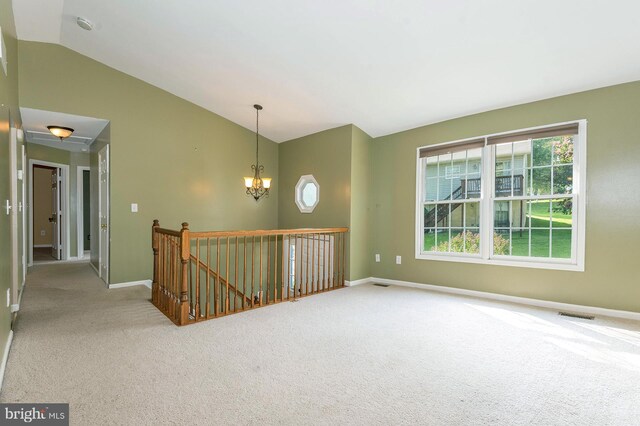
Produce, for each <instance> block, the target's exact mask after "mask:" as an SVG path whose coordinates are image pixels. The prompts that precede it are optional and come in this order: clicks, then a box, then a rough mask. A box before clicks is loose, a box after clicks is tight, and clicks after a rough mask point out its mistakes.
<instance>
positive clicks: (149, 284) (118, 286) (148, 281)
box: [109, 280, 151, 290]
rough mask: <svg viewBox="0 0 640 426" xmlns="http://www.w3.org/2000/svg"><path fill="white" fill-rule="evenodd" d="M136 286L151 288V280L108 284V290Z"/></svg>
mask: <svg viewBox="0 0 640 426" xmlns="http://www.w3.org/2000/svg"><path fill="white" fill-rule="evenodd" d="M137 285H143V286H145V287H149V288H151V280H140V281H128V282H124V283H117V284H109V290H111V289H113V288H124V287H134V286H137Z"/></svg>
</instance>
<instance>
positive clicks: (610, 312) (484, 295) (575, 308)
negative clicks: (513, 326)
mask: <svg viewBox="0 0 640 426" xmlns="http://www.w3.org/2000/svg"><path fill="white" fill-rule="evenodd" d="M360 281H362V282H360ZM355 282H357V283H358V284H365V283H379V284H389V285H397V286H402V287H413V288H419V289H422V290H430V291H437V292H439V293H449V294H458V295H461V296H471V297H478V298H481V299H490V300H498V301H501V302H509V303H517V304H519V305H529V306H536V307H539V308H546V309H554V310H558V311H569V312H575V313H584V314H589V315H601V316H607V317H613V318H622V319H630V320H636V321H640V312H632V311H620V310H616V309H607V308H599V307H597V306H585V305H574V304H571V303H561V302H552V301H549V300H540V299H530V298H528V297H518V296H508V295H506V294H499V293H489V292H486V291H477V290H467V289H463V288H455V287H445V286H440V285H432V284H420V283H415V282H410V281H400V280H391V279H388V278H376V277H370V278H364V279H362V280H358V281H354V283H355ZM351 285H354V284H353V283H352V284H351Z"/></svg>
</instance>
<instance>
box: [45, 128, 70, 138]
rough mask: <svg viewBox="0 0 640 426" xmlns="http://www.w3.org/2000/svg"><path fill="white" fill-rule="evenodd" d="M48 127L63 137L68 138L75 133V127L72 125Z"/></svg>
mask: <svg viewBox="0 0 640 426" xmlns="http://www.w3.org/2000/svg"><path fill="white" fill-rule="evenodd" d="M47 129H49V131H50V132H51V133H52V134H53V135H54V136H56V137H58V138H60V140H61V141H62V140H63V139H66V138H68V137H69V136H71V134H72V133H73V129H72V128H71V127H63V126H47Z"/></svg>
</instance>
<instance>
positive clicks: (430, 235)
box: [423, 228, 436, 251]
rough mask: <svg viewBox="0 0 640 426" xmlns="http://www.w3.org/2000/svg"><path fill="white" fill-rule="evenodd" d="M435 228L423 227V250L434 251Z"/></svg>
mask: <svg viewBox="0 0 640 426" xmlns="http://www.w3.org/2000/svg"><path fill="white" fill-rule="evenodd" d="M435 232H436V230H435V229H434V228H425V230H424V246H423V250H424V251H436V247H435V245H436V233H435Z"/></svg>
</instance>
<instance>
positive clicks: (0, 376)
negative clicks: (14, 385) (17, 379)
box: [0, 330, 13, 391]
mask: <svg viewBox="0 0 640 426" xmlns="http://www.w3.org/2000/svg"><path fill="white" fill-rule="evenodd" d="M11 342H13V330H9V337H8V338H7V343H6V344H5V345H4V356H3V357H2V364H1V365H0V391H1V390H2V383H3V382H4V372H5V370H6V369H7V361H8V360H9V351H10V350H11Z"/></svg>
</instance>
